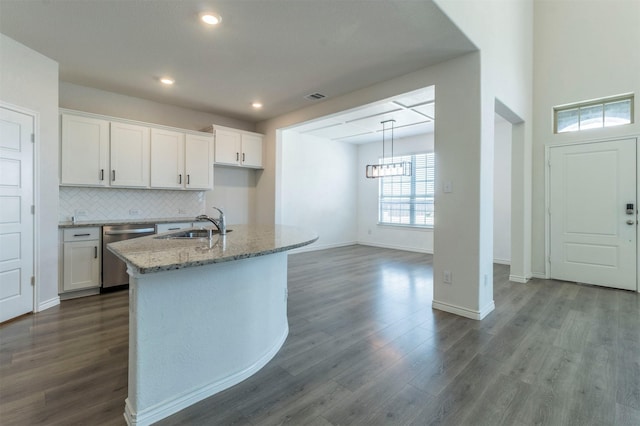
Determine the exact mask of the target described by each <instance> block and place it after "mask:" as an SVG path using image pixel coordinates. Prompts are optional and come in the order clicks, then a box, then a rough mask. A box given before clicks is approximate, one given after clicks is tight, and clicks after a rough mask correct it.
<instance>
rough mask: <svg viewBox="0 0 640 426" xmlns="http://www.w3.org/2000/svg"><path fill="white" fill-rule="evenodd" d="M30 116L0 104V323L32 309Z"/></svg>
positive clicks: (32, 125) (32, 122)
mask: <svg viewBox="0 0 640 426" xmlns="http://www.w3.org/2000/svg"><path fill="white" fill-rule="evenodd" d="M33 134H34V120H33V117H32V116H30V115H26V114H22V113H20V112H16V111H13V110H11V109H7V108H4V107H0V206H2V208H0V322H2V321H6V320H8V319H11V318H15V317H17V316H19V315H22V314H25V313H27V312H32V311H33V287H32V286H31V277H32V276H33V215H32V214H31V206H32V204H33V143H32V142H31V140H32V139H31V138H32V137H33Z"/></svg>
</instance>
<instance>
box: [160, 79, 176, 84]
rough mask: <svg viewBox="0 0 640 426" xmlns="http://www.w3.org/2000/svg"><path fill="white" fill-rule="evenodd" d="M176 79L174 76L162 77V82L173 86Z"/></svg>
mask: <svg viewBox="0 0 640 426" xmlns="http://www.w3.org/2000/svg"><path fill="white" fill-rule="evenodd" d="M175 82H176V81H175V80H174V79H172V78H169V77H162V78H161V79H160V83H162V84H166V85H167V86H171V85H172V84H173V83H175Z"/></svg>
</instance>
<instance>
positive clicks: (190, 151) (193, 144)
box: [185, 135, 213, 189]
mask: <svg viewBox="0 0 640 426" xmlns="http://www.w3.org/2000/svg"><path fill="white" fill-rule="evenodd" d="M212 150H213V138H211V137H209V136H197V135H187V142H186V148H185V159H186V161H185V171H186V173H187V182H186V184H187V185H186V187H187V189H213V155H212V154H213V153H212Z"/></svg>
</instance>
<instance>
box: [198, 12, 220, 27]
mask: <svg viewBox="0 0 640 426" xmlns="http://www.w3.org/2000/svg"><path fill="white" fill-rule="evenodd" d="M200 20H201V21H202V22H204V23H205V24H208V25H218V24H219V23H220V22H222V18H221V17H220V15H216V14H215V13H211V12H204V13H201V14H200Z"/></svg>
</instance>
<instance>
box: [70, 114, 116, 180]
mask: <svg viewBox="0 0 640 426" xmlns="http://www.w3.org/2000/svg"><path fill="white" fill-rule="evenodd" d="M61 148H62V155H61V164H60V184H61V185H91V186H108V185H109V121H107V120H101V119H96V118H89V117H82V116H75V115H69V114H62V134H61Z"/></svg>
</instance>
